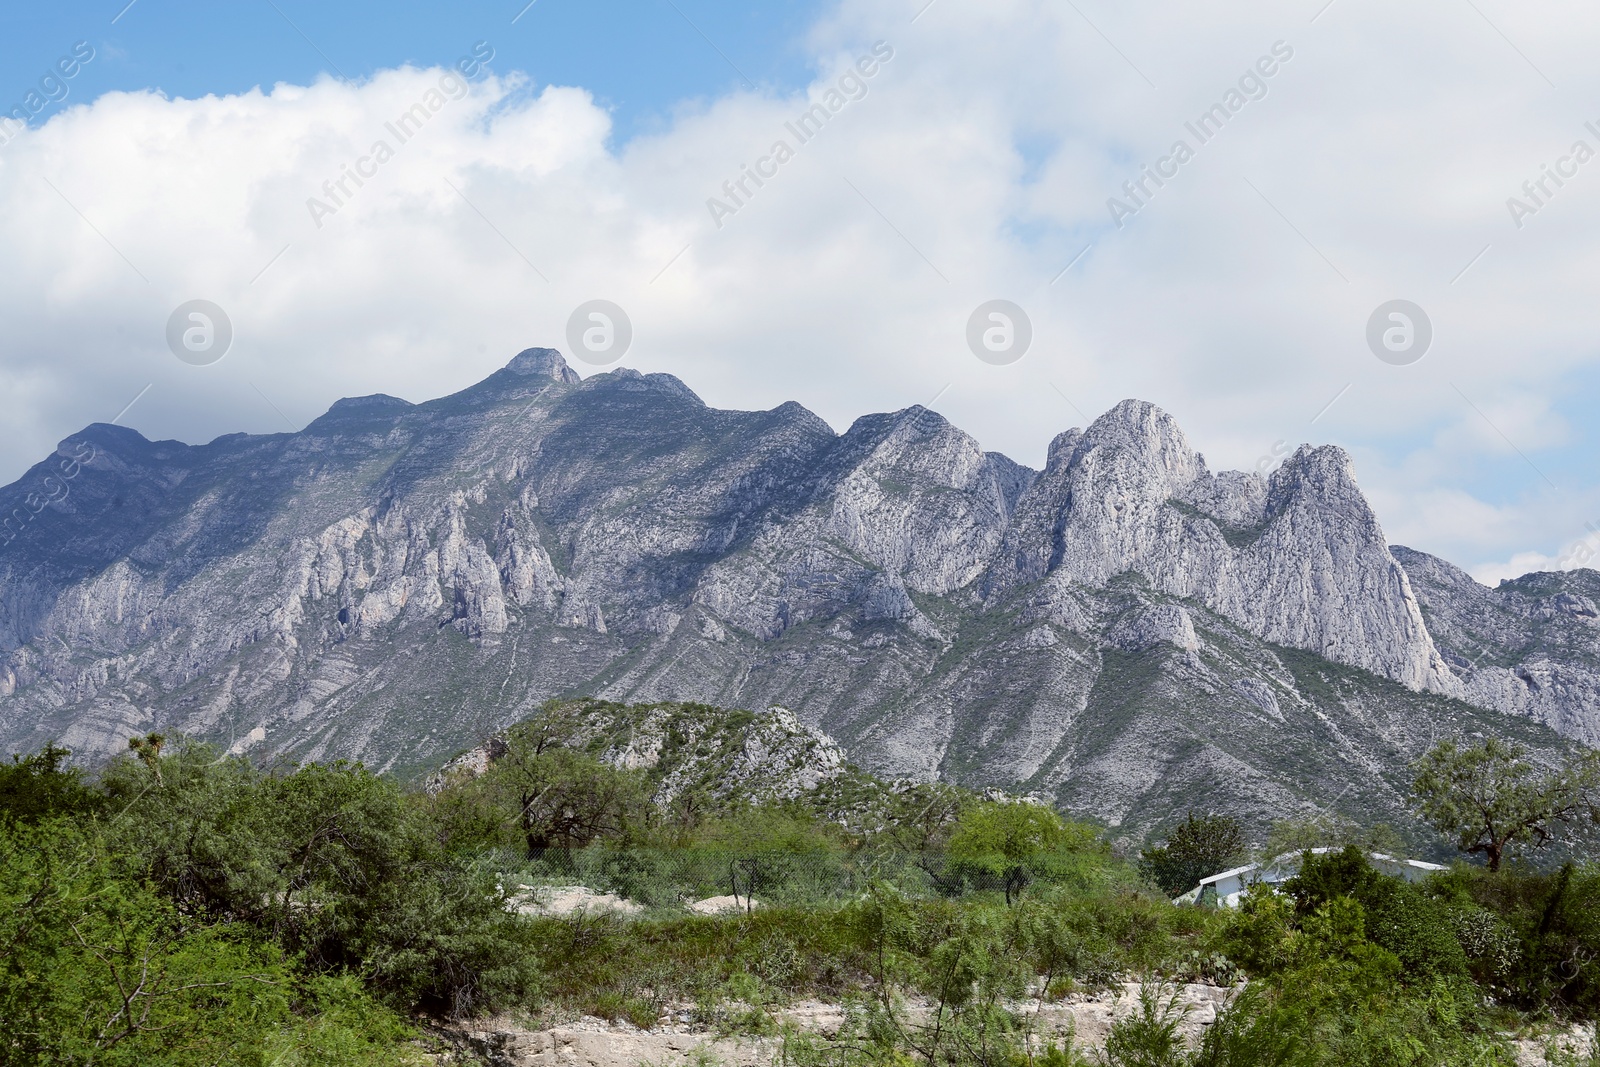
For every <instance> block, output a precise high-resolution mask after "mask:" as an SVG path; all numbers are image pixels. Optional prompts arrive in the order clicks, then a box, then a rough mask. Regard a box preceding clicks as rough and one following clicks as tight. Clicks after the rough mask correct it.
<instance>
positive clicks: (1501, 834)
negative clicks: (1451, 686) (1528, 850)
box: [1412, 737, 1600, 871]
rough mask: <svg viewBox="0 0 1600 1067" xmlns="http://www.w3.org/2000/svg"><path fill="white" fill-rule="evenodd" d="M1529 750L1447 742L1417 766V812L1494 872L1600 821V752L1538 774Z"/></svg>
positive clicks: (1414, 787) (1586, 753)
mask: <svg viewBox="0 0 1600 1067" xmlns="http://www.w3.org/2000/svg"><path fill="white" fill-rule="evenodd" d="M1527 754H1528V753H1527V750H1526V749H1525V748H1523V747H1522V746H1521V745H1517V744H1508V743H1506V742H1504V741H1500V740H1498V739H1496V738H1493V737H1491V738H1487V739H1485V740H1484V742H1483V743H1482V744H1481V745H1471V746H1462V745H1461V744H1459V743H1457V742H1455V741H1452V740H1444V741H1440V742H1439V743H1438V744H1436V745H1434V746H1433V748H1431V749H1429V750H1428V752H1427V753H1426V754H1425V755H1424V756H1423V757H1422V758H1421V759H1419V760H1418V761H1417V762H1416V763H1415V764H1414V765H1413V767H1412V769H1413V770H1414V771H1415V773H1416V780H1415V781H1414V783H1413V784H1412V792H1413V793H1414V794H1415V795H1416V799H1417V811H1418V813H1419V814H1421V816H1422V817H1423V818H1424V819H1425V820H1427V822H1428V823H1429V824H1430V825H1432V826H1433V828H1434V829H1436V830H1438V831H1439V832H1440V833H1442V834H1444V835H1446V836H1447V837H1452V838H1454V839H1455V842H1456V847H1457V848H1459V849H1461V851H1463V852H1466V853H1469V854H1479V853H1481V854H1482V855H1483V856H1484V858H1485V859H1486V860H1487V861H1488V864H1489V869H1490V870H1491V871H1498V870H1499V869H1500V863H1501V861H1502V860H1503V859H1504V858H1505V857H1506V854H1507V852H1508V851H1514V850H1515V849H1516V848H1518V847H1519V846H1521V845H1523V844H1525V843H1531V845H1532V846H1533V847H1534V848H1541V847H1543V846H1545V845H1547V844H1549V843H1551V842H1552V841H1557V840H1560V839H1562V838H1563V837H1572V836H1574V835H1575V834H1576V832H1577V831H1578V829H1579V828H1580V826H1581V824H1582V823H1585V822H1587V823H1589V824H1594V823H1596V822H1600V752H1594V751H1584V752H1582V753H1577V754H1574V755H1572V756H1570V757H1568V759H1567V760H1566V762H1565V763H1563V764H1562V766H1560V767H1557V768H1538V767H1535V766H1534V765H1533V764H1532V763H1530V762H1528V760H1527V759H1526V756H1527Z"/></svg>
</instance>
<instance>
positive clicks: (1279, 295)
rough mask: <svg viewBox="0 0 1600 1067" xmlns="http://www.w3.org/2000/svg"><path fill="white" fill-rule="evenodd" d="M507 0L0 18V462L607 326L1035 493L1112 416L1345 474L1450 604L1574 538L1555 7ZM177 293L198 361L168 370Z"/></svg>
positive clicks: (294, 403) (1573, 361)
mask: <svg viewBox="0 0 1600 1067" xmlns="http://www.w3.org/2000/svg"><path fill="white" fill-rule="evenodd" d="M525 3H526V0H507V2H504V3H501V2H498V0H496V2H494V3H489V2H475V0H474V2H463V3H457V4H452V5H449V6H448V10H439V8H442V7H444V6H445V5H436V4H427V5H424V4H422V3H406V2H402V3H385V4H382V5H379V4H351V3H336V2H326V0H324V2H322V3H312V2H310V0H244V2H241V3H239V4H233V5H225V6H224V5H215V4H204V3H201V2H199V0H194V2H179V0H135V2H134V3H132V4H131V5H127V6H124V5H125V4H126V0H111V2H100V0H95V2H93V3H62V4H56V5H48V8H49V9H48V10H44V8H45V7H46V5H36V6H35V7H34V8H33V9H30V10H29V11H28V12H27V13H25V14H21V15H16V14H13V15H9V16H8V18H9V19H11V20H12V22H13V23H14V24H15V28H14V29H13V32H12V33H11V34H9V35H8V37H7V39H5V40H4V41H3V42H0V71H3V72H4V74H3V76H0V94H3V104H4V108H5V110H7V111H9V112H12V113H13V114H20V115H25V116H27V119H28V121H27V123H26V125H23V124H22V123H21V122H20V121H16V120H13V121H11V122H10V123H8V124H6V125H5V126H4V127H3V130H4V138H3V139H4V142H5V143H4V144H3V145H0V249H3V252H0V322H3V323H4V330H3V331H0V389H3V391H4V395H5V397H6V403H5V404H4V406H3V408H0V426H3V432H0V480H10V479H13V478H15V477H18V476H20V475H21V474H22V473H23V472H24V471H25V470H26V469H27V468H28V467H29V466H30V465H31V464H32V463H33V462H35V461H37V460H38V459H40V458H41V457H43V456H44V455H45V454H46V453H48V452H49V451H50V449H51V448H53V447H54V445H55V443H56V442H57V441H59V440H60V439H61V438H63V437H65V436H66V435H68V434H70V433H72V432H74V431H75V430H77V429H79V428H80V427H82V426H83V425H85V424H87V423H90V422H107V421H111V420H112V419H114V418H116V419H119V421H120V422H121V423H122V424H124V425H127V426H131V427H133V428H135V429H137V430H139V431H140V432H142V433H144V434H145V435H147V436H149V437H152V438H155V437H171V438H178V439H181V440H185V441H191V442H200V441H205V440H209V439H210V438H212V437H215V436H217V435H220V434H224V433H231V432H236V431H240V430H245V431H250V432H257V433H270V432H280V431H284V430H288V429H293V428H299V427H300V426H303V425H304V424H305V423H307V422H309V421H310V420H311V419H312V418H314V417H315V416H316V415H317V414H319V413H320V412H321V411H323V410H324V409H325V408H326V407H327V406H328V404H330V403H331V402H332V401H333V400H335V399H337V398H338V397H340V396H346V395H359V394H365V393H373V392H386V393H392V394H395V395H398V396H403V397H406V398H408V399H411V400H423V399H427V398H430V397H434V396H439V395H442V394H445V393H448V392H451V391H454V390H456V389H459V388H462V387H464V386H466V385H469V384H471V383H472V382H474V381H476V380H478V379H480V378H482V377H483V376H485V375H487V374H488V373H490V372H491V371H493V370H494V369H495V368H497V367H498V366H500V365H502V364H503V363H504V362H505V361H506V360H507V359H508V358H510V356H511V355H512V354H514V353H515V352H516V351H517V350H519V349H521V348H524V347H528V346H530V345H545V346H551V347H558V348H561V349H563V350H569V348H570V346H569V344H568V341H567V334H568V323H569V320H570V319H571V318H572V316H573V313H574V311H575V309H578V308H579V306H580V305H583V304H585V303H586V302H588V301H591V300H596V299H603V300H608V301H611V302H612V303H614V304H615V305H617V306H619V307H620V308H622V309H623V310H624V311H625V313H626V315H627V317H628V320H629V321H630V322H631V326H632V341H631V346H630V347H629V349H628V351H627V352H626V354H625V355H624V356H623V357H622V360H621V364H620V365H624V366H632V367H636V368H638V369H639V370H641V371H646V372H649V371H668V372H671V373H673V374H676V375H677V376H679V377H680V378H682V379H683V380H684V381H685V382H687V383H688V384H689V385H690V386H691V387H692V388H694V389H695V390H696V391H697V392H699V393H700V395H701V396H702V397H704V398H705V399H706V400H707V402H709V403H711V404H714V405H718V406H723V407H738V408H768V407H773V406H775V405H777V404H780V403H782V402H784V401H786V400H790V399H793V400H798V401H800V402H801V403H803V404H805V405H806V406H807V407H809V408H811V409H812V410H814V411H816V412H817V413H818V414H820V415H822V416H823V417H824V418H826V419H827V420H829V422H831V423H832V424H833V425H834V426H835V427H836V428H839V429H843V428H844V427H846V426H848V425H849V423H850V422H851V420H853V419H854V418H855V417H857V416H858V415H861V414H864V413H867V412H872V411H882V410H890V409H896V408H902V407H906V406H909V405H911V404H924V405H927V406H929V407H932V408H934V409H936V410H938V411H939V412H941V413H942V414H944V415H945V416H946V417H948V418H949V419H950V420H951V421H953V422H955V423H956V424H957V425H959V426H961V427H963V428H964V429H966V430H967V431H969V432H971V433H972V434H973V435H975V436H976V437H977V438H978V439H979V440H980V441H981V442H982V443H983V444H984V446H985V447H987V448H991V449H997V450H999V451H1003V452H1005V453H1007V454H1008V455H1010V456H1012V457H1013V458H1015V459H1017V460H1019V461H1021V462H1025V463H1029V464H1031V465H1034V466H1038V465H1040V464H1042V462H1043V457H1044V452H1045V448H1046V446H1047V444H1048V442H1049V440H1050V438H1051V437H1052V436H1053V435H1054V434H1055V433H1057V432H1059V431H1061V430H1063V429H1065V428H1067V427H1069V426H1073V425H1082V424H1084V422H1085V421H1086V419H1088V418H1092V417H1093V416H1095V415H1096V414H1098V413H1100V412H1101V411H1104V410H1105V409H1106V408H1108V407H1110V406H1111V405H1113V404H1115V403H1116V402H1117V401H1118V400H1120V399H1123V398H1125V397H1140V398H1143V399H1147V400H1151V401H1154V402H1155V403H1157V404H1160V405H1161V406H1163V407H1165V408H1166V409H1167V410H1169V411H1171V412H1172V413H1173V414H1174V415H1175V416H1176V417H1177V418H1178V420H1179V422H1180V423H1181V424H1182V425H1183V426H1184V428H1185V429H1186V431H1187V433H1188V434H1189V437H1190V439H1191V441H1192V442H1193V444H1194V445H1195V446H1196V447H1197V448H1199V449H1200V450H1202V451H1203V452H1205V454H1206V456H1207V459H1208V461H1209V462H1210V463H1211V465H1212V466H1213V468H1224V467H1238V468H1248V467H1258V466H1259V467H1260V468H1261V469H1263V470H1265V469H1270V467H1271V466H1272V465H1273V464H1274V463H1276V462H1277V461H1278V460H1279V459H1280V458H1281V456H1282V455H1283V454H1284V453H1285V452H1286V451H1287V450H1289V449H1291V448H1292V446H1294V445H1296V444H1298V443H1300V442H1305V441H1308V442H1314V443H1334V444H1338V445H1341V446H1343V447H1345V448H1346V449H1348V450H1349V451H1350V452H1351V453H1352V454H1353V455H1354V456H1355V459H1356V467H1357V471H1358V475H1359V477H1360V479H1361V482H1362V485H1363V487H1364V488H1365V489H1366V491H1367V492H1368V494H1369V496H1370V497H1371V498H1372V500H1373V502H1374V504H1375V505H1376V507H1377V509H1378V512H1379V515H1380V517H1381V519H1382V521H1383V523H1384V527H1385V529H1386V531H1387V533H1388V535H1389V537H1390V540H1391V541H1393V542H1396V543H1402V544H1408V545H1411V546H1413V547H1416V548H1421V549H1424V550H1427V551H1431V552H1434V553H1436V554H1439V555H1442V556H1444V557H1446V558H1448V559H1451V560H1453V561H1455V562H1457V563H1460V564H1462V565H1463V566H1466V567H1468V569H1470V570H1471V571H1472V572H1473V573H1474V574H1475V575H1476V576H1477V577H1479V578H1480V580H1484V581H1487V582H1491V583H1492V582H1493V581H1496V580H1498V579H1499V578H1501V577H1505V576H1508V575H1514V574H1520V573H1522V572H1524V571H1528V570H1535V569H1541V568H1551V567H1555V566H1561V565H1572V564H1573V562H1574V559H1575V557H1574V555H1573V549H1574V546H1580V547H1581V546H1582V545H1583V543H1584V540H1585V538H1590V539H1591V542H1590V543H1591V544H1592V546H1593V550H1594V551H1595V553H1596V554H1600V533H1591V532H1590V526H1591V525H1592V526H1593V527H1594V529H1595V530H1600V469H1597V464H1596V462H1595V459H1594V457H1595V455H1596V449H1597V447H1600V432H1597V430H1596V429H1595V428H1594V420H1593V418H1592V412H1593V410H1594V406H1595V403H1596V401H1597V400H1600V367H1597V360H1596V338H1597V337H1600V333H1597V325H1600V300H1596V299H1595V296H1594V293H1593V289H1594V287H1595V285H1596V282H1597V281H1600V263H1597V255H1600V254H1597V251H1596V246H1595V242H1594V239H1593V238H1594V235H1595V233H1596V232H1597V231H1596V224H1597V222H1600V158H1591V157H1594V156H1595V154H1596V153H1597V152H1600V92H1597V91H1596V90H1597V89H1600V68H1597V67H1596V66H1595V64H1594V63H1593V61H1592V56H1593V53H1594V51H1595V48H1596V46H1597V45H1600V13H1597V12H1596V11H1595V10H1594V9H1593V8H1592V6H1589V5H1579V4H1577V3H1573V2H1566V3H1563V2H1553V3H1547V4H1540V5H1518V4H1514V3H1511V2H1510V0H1419V2H1417V3H1414V4H1408V5H1394V4H1392V3H1380V2H1378V0H1333V2H1332V3H1326V0H1307V2H1298V0H1297V2H1295V3H1283V2H1279V3H1273V4H1268V3H1265V2H1254V0H1229V2H1228V3H1225V4H1224V3H1182V4H1180V3H1176V2H1155V3H1148V4H1142V5H1129V4H1115V3H1111V2H1110V0H1048V2H1046V0H983V2H981V3H979V2H976V0H933V2H932V3H928V2H927V0H843V2H829V3H812V2H801V0H784V2H776V0H762V3H760V4H748V5H746V4H733V3H725V2H719V0H536V2H534V3H532V4H528V5H527V6H524V4H525ZM868 71H870V75H869V74H868V73H866V72H868ZM813 104H820V105H821V109H820V111H818V112H813V114H814V115H818V114H823V113H825V114H826V122H825V123H824V122H822V120H821V119H819V118H813V119H812V120H811V124H810V125H805V124H801V122H800V119H801V116H803V115H805V114H806V113H807V110H808V109H809V108H811V107H812V105H813ZM408 114H410V115H412V116H413V118H412V121H411V123H410V124H409V125H408V126H405V127H403V128H402V127H398V126H396V123H397V122H398V121H399V120H400V117H401V116H403V115H408ZM1203 120H1204V121H1203ZM1590 123H1592V124H1593V128H1591V127H1590V125H1588V124H1590ZM815 126H821V129H820V132H817V131H816V130H815V128H814V127H815ZM392 127H393V128H392ZM402 135H403V136H402ZM380 143H381V144H382V145H384V146H385V147H384V149H383V150H380V149H379V148H378V146H379V144H380ZM780 143H781V144H782V145H783V149H781V150H780V149H779V148H778V146H779V144H780ZM1180 143H1181V147H1180ZM751 170H755V171H758V172H759V173H762V174H765V175H766V176H765V177H763V178H761V180H760V183H759V184H758V183H757V181H756V179H754V178H751V177H749V176H748V174H749V173H750V171H751ZM352 171H358V172H359V174H360V175H364V176H361V177H360V178H359V184H358V182H357V179H355V178H351V177H349V176H348V175H349V174H350V173H351V172H352ZM1151 175H1154V177H1152V176H1151ZM1552 175H1554V176H1552ZM341 182H342V188H341ZM741 184H742V188H741ZM194 300H205V301H210V302H211V303H212V304H214V305H216V306H217V307H219V308H221V309H222V311H223V313H224V314H225V315H226V318H227V322H228V324H229V325H230V326H231V330H232V340H231V343H230V345H229V347H228V349H227V351H226V354H225V355H224V356H223V357H222V358H221V359H219V360H215V361H210V358H209V356H206V355H204V353H202V355H201V356H199V357H195V356H191V358H190V359H189V360H187V361H186V360H183V359H180V358H178V357H177V356H175V354H174V350H173V346H172V344H171V343H169V328H168V327H169V322H170V321H172V320H173V317H174V312H175V311H178V309H180V307H181V306H183V305H186V304H187V303H188V302H190V301H194ZM992 300H1006V301H1010V302H1012V303H1013V304H1015V305H1017V306H1018V307H1020V309H1021V310H1022V312H1023V313H1024V314H1025V315H1026V318H1027V321H1028V323H1029V324H1030V325H1031V333H1032V340H1031V343H1030V345H1029V347H1028V349H1027V351H1026V352H1025V353H1023V354H1022V355H1021V358H1020V359H1014V360H1012V361H1011V362H1004V363H1000V364H998V365H997V364H996V363H995V362H993V361H992V359H993V358H994V357H991V360H982V359H979V358H978V356H977V355H976V354H975V353H974V350H973V348H972V346H971V344H970V343H969V332H970V331H969V328H968V327H969V320H971V319H972V318H973V316H974V312H975V311H977V309H979V307H980V305H984V304H985V303H987V302H989V301H992ZM1396 300H1403V301H1408V302H1409V304H1408V305H1404V306H1401V307H1399V309H1398V311H1396V313H1397V314H1400V315H1401V316H1402V317H1401V318H1390V317H1389V314H1390V312H1391V311H1395V309H1394V308H1391V307H1388V306H1387V305H1389V304H1390V302H1391V301H1396ZM1413 309H1415V310H1413ZM1419 312H1420V314H1419ZM979 320H980V323H979V325H980V330H979V331H978V332H979V333H980V334H981V327H982V326H983V325H985V324H986V323H987V324H989V325H994V326H996V327H998V326H1003V323H998V322H990V320H987V319H985V318H984V316H982V315H980V316H979ZM194 321H196V320H190V319H188V318H187V312H186V311H185V312H183V313H181V314H180V316H179V325H178V328H177V329H176V331H175V332H173V333H172V336H173V337H175V338H178V339H179V340H178V342H177V343H178V345H179V347H180V348H181V346H182V340H181V338H182V336H183V333H184V329H185V324H191V323H193V322H194ZM1369 327H1371V328H1370V329H1369ZM1430 335H1431V337H1430ZM192 336H194V337H198V338H199V340H198V341H195V342H194V343H196V344H203V343H204V340H205V337H204V335H203V334H201V335H192ZM1011 336H1012V338H1013V350H1012V351H1008V352H1004V353H1002V356H1003V357H1005V358H1010V357H1011V356H1014V355H1015V350H1014V349H1015V341H1014V339H1015V337H1016V336H1017V335H1016V334H1015V333H1013V334H1012V335H1011ZM993 338H994V343H996V344H1001V345H1003V343H1004V335H1003V334H996V335H993ZM1424 341H1426V347H1425V349H1424V348H1423V343H1424ZM980 347H981V345H980ZM1380 356H1382V357H1384V358H1380ZM573 363H574V366H576V367H577V368H578V369H579V370H580V371H581V372H582V373H585V374H588V373H594V372H599V371H601V370H603V369H604V368H603V367H600V366H591V365H589V364H587V363H581V362H578V361H576V360H573ZM196 364H199V365H196ZM136 398H137V399H136ZM130 402H131V403H132V406H131V407H130V406H129V405H130Z"/></svg>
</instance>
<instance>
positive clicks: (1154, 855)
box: [1139, 812, 1245, 896]
mask: <svg viewBox="0 0 1600 1067" xmlns="http://www.w3.org/2000/svg"><path fill="white" fill-rule="evenodd" d="M1244 855H1245V840H1244V827H1243V826H1241V825H1240V824H1239V820H1238V819H1235V818H1234V817H1233V816H1231V815H1196V814H1195V813H1194V812H1190V813H1189V817H1188V818H1187V819H1185V820H1184V821H1183V822H1181V823H1179V824H1178V826H1177V827H1176V828H1175V829H1174V830H1173V831H1172V833H1170V834H1168V835H1167V841H1166V844H1164V845H1161V846H1160V847H1158V848H1151V849H1145V851H1144V852H1143V853H1141V854H1140V857H1139V869H1140V870H1141V871H1142V872H1143V873H1144V875H1145V877H1147V878H1149V879H1150V880H1151V881H1152V882H1154V883H1155V884H1156V885H1158V886H1160V887H1161V890H1162V892H1164V893H1166V894H1167V895H1169V896H1170V895H1172V894H1174V893H1182V892H1184V891H1185V890H1189V889H1192V888H1194V887H1195V886H1196V885H1198V884H1199V882H1200V879H1202V878H1205V877H1207V876H1209V875H1213V874H1216V873H1217V872H1218V871H1223V870H1226V869H1228V868H1229V867H1231V866H1233V865H1234V864H1236V863H1238V862H1239V861H1241V860H1242V859H1243V858H1244Z"/></svg>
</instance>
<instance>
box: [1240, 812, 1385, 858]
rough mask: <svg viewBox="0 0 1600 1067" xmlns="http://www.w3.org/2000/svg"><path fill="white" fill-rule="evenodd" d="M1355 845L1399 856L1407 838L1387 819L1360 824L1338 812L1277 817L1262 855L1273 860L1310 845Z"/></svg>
mask: <svg viewBox="0 0 1600 1067" xmlns="http://www.w3.org/2000/svg"><path fill="white" fill-rule="evenodd" d="M1346 845H1355V846H1356V847H1357V848H1359V849H1360V850H1361V851H1362V852H1381V853H1384V854H1385V855H1390V856H1398V855H1401V854H1403V853H1404V852H1405V851H1406V842H1405V839H1404V838H1403V837H1401V836H1400V834H1399V832H1398V831H1397V830H1395V828H1394V827H1392V826H1390V825H1389V824H1388V823H1381V822H1380V823H1373V824H1372V825H1370V826H1362V825H1360V824H1358V823H1355V822H1353V821H1351V820H1349V819H1345V818H1341V817H1340V816H1338V815H1316V816H1312V817H1309V818H1291V819H1280V820H1278V821H1277V822H1275V823H1273V824H1272V830H1271V832H1270V833H1269V834H1268V835H1267V843H1266V844H1265V845H1263V846H1262V848H1261V856H1262V857H1263V858H1264V859H1268V860H1273V859H1277V858H1278V857H1279V856H1284V855H1288V854H1289V853H1291V852H1304V851H1306V850H1307V849H1311V848H1336V849H1337V848H1344V847H1345V846H1346Z"/></svg>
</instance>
